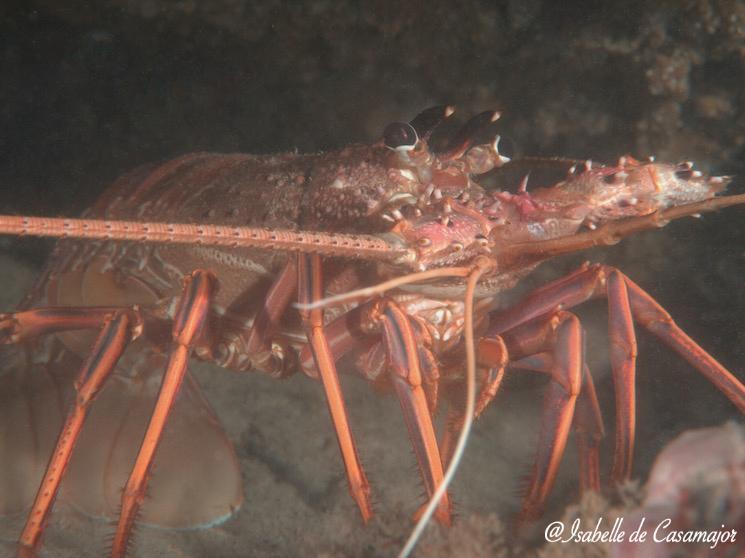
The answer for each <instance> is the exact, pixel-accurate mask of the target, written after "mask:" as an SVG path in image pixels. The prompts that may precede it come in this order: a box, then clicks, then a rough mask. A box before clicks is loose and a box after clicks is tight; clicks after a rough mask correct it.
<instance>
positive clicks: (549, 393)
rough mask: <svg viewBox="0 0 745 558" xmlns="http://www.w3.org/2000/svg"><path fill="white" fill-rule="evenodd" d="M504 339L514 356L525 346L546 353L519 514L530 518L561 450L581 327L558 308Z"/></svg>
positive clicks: (577, 374)
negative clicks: (534, 443)
mask: <svg viewBox="0 0 745 558" xmlns="http://www.w3.org/2000/svg"><path fill="white" fill-rule="evenodd" d="M504 341H505V344H506V345H507V347H508V349H509V350H510V354H515V355H516V356H517V355H518V354H519V353H520V352H521V349H522V350H525V349H526V348H527V350H528V353H529V354H530V353H532V354H535V353H536V352H542V351H544V350H550V351H551V353H552V362H551V366H550V372H549V373H550V375H551V382H550V384H549V385H548V388H547V390H546V395H545V401H544V406H543V415H542V417H541V427H540V433H539V437H538V451H537V452H536V457H535V462H534V465H533V471H532V473H531V476H530V481H529V485H528V490H527V492H526V495H525V499H524V501H523V509H522V513H521V517H522V519H526V520H530V519H533V518H535V517H537V516H539V515H540V514H541V512H542V509H543V505H544V502H545V501H546V497H547V496H548V494H549V492H550V491H551V488H552V486H553V483H554V480H555V479H556V474H557V472H558V469H559V463H560V462H561V458H562V456H563V455H564V448H565V447H566V442H567V438H568V436H569V429H570V427H571V425H572V423H573V419H574V409H575V404H576V400H577V396H578V395H579V393H580V388H581V384H582V373H583V368H584V355H583V352H584V347H583V332H582V327H581V326H580V323H579V320H578V319H577V317H576V316H575V315H573V314H570V313H569V312H558V313H556V314H554V315H551V316H549V317H547V318H546V319H541V320H537V321H536V322H531V323H529V324H526V327H524V328H520V330H519V331H516V332H509V333H508V334H507V335H505V336H504ZM528 347H529V348H528ZM534 347H535V348H537V349H538V350H535V348H534Z"/></svg>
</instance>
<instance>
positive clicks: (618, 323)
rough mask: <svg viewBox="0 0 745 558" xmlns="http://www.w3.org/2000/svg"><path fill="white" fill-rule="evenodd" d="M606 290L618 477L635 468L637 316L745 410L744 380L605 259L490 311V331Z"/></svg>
mask: <svg viewBox="0 0 745 558" xmlns="http://www.w3.org/2000/svg"><path fill="white" fill-rule="evenodd" d="M601 296H606V297H607V299H608V307H609V330H610V337H611V345H612V348H611V367H612V371H613V379H614V385H615V386H616V448H615V452H614V460H613V477H614V479H615V480H617V481H620V480H624V479H627V478H629V476H630V474H631V462H632V452H633V448H634V435H635V424H634V414H635V411H634V409H635V400H636V397H635V393H634V376H635V369H636V341H635V336H634V330H633V327H632V325H631V319H632V318H633V319H634V320H636V321H637V322H638V323H640V324H641V325H642V326H644V327H645V328H646V329H648V330H649V331H651V332H652V333H654V334H655V335H657V336H658V337H659V338H660V339H662V341H663V342H664V343H666V344H667V345H669V346H670V347H672V348H673V349H674V350H675V351H677V352H678V353H679V354H681V355H682V356H683V358H685V359H686V360H688V361H689V362H690V363H691V364H692V365H693V366H694V367H696V368H697V369H698V370H699V371H700V372H701V373H702V374H703V375H704V376H706V377H707V378H708V379H709V381H711V382H712V383H713V384H714V385H715V386H716V387H717V388H718V389H719V390H720V391H722V392H723V393H724V394H725V395H726V396H727V397H728V398H729V399H730V401H732V402H733V403H734V404H735V406H737V408H738V409H740V411H741V412H743V413H745V386H743V384H742V383H741V382H740V381H739V380H738V379H737V378H736V377H735V376H733V375H732V374H731V373H730V372H729V371H727V370H726V369H725V368H724V367H723V366H722V365H721V364H719V363H718V362H717V361H716V360H715V359H714V358H713V357H712V356H711V355H709V354H708V353H707V352H706V351H704V349H702V348H701V347H700V346H699V345H698V344H696V343H695V342H694V341H693V340H692V339H691V338H690V337H688V336H687V335H686V334H685V333H683V331H682V330H681V329H680V328H679V327H678V326H677V325H676V324H675V322H674V321H673V320H672V318H671V317H670V315H669V314H668V313H667V312H665V310H664V309H663V308H662V307H661V306H660V305H659V304H657V303H656V302H655V301H654V300H653V299H652V297H651V296H650V295H649V294H647V293H646V292H644V291H643V290H642V289H641V288H639V287H638V286H637V285H636V284H635V283H634V282H633V281H631V280H630V279H629V278H628V277H626V276H625V275H624V274H623V273H621V272H620V271H619V270H617V269H615V268H612V267H609V266H603V265H593V266H587V265H585V266H583V267H582V268H580V269H579V270H577V271H575V272H574V273H571V274H570V275H568V276H566V277H564V278H562V279H559V280H558V281H554V282H553V283H549V284H548V285H546V286H544V287H542V288H541V289H538V290H536V291H534V292H533V293H532V294H531V295H529V296H528V297H527V298H526V299H524V300H523V301H522V302H520V303H518V304H516V305H515V306H513V307H512V308H509V309H507V310H506V311H503V312H495V313H493V314H492V315H491V324H490V326H489V333H488V335H489V336H492V335H497V334H500V333H502V332H505V331H507V330H510V329H512V328H514V327H516V326H518V325H520V324H523V323H525V322H527V321H529V320H531V319H533V318H535V317H537V316H541V315H546V314H549V313H551V312H553V311H554V310H555V309H556V308H557V307H561V308H565V309H566V308H571V307H573V306H576V305H578V304H581V303H583V302H586V301H588V300H591V299H593V298H598V297H601Z"/></svg>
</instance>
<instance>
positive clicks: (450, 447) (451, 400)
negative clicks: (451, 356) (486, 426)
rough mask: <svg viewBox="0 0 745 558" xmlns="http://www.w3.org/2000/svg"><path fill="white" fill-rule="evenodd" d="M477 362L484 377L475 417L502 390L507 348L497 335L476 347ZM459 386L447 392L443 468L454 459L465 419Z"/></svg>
mask: <svg viewBox="0 0 745 558" xmlns="http://www.w3.org/2000/svg"><path fill="white" fill-rule="evenodd" d="M478 359H479V365H480V367H479V370H480V371H481V372H482V373H483V377H482V380H481V387H480V389H479V393H478V395H477V396H476V406H475V409H474V418H478V417H479V416H480V415H481V413H482V412H483V411H484V409H486V407H487V406H488V405H489V403H491V402H492V401H493V400H494V398H495V397H496V396H497V393H499V389H500V388H501V387H502V380H504V372H505V369H506V367H507V364H508V353H507V347H506V346H505V344H504V341H503V340H502V338H501V337H499V336H498V335H497V336H495V337H493V338H489V339H481V340H480V341H479V347H478ZM461 387H463V384H462V383H459V384H458V385H456V386H452V387H451V389H450V390H448V393H449V397H448V416H447V419H446V421H445V430H444V431H443V433H442V438H441V440H440V450H441V451H442V464H443V466H447V465H448V464H449V463H450V460H451V459H452V457H453V451H454V450H455V444H456V440H457V439H458V435H459V433H460V431H461V429H462V428H463V421H464V420H465V407H464V406H465V401H464V397H465V393H464V390H463V389H460V388H461Z"/></svg>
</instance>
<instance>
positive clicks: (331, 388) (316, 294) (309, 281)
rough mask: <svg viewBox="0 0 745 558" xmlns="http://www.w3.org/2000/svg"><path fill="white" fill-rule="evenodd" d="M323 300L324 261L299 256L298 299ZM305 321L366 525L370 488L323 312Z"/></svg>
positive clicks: (310, 314)
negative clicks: (325, 326)
mask: <svg viewBox="0 0 745 558" xmlns="http://www.w3.org/2000/svg"><path fill="white" fill-rule="evenodd" d="M322 297H323V278H322V275H321V259H320V257H319V256H318V255H317V254H313V255H303V254H300V255H298V298H299V300H300V302H301V303H309V302H313V301H315V300H319V299H320V298H322ZM301 316H302V318H303V322H304V323H305V328H306V330H307V335H308V341H309V344H310V346H311V349H312V352H313V358H314V360H315V363H316V368H317V370H318V371H319V374H320V376H321V382H322V383H323V389H324V391H325V392H326V402H327V403H328V406H329V413H330V414H331V421H332V422H333V423H334V429H335V430H336V439H337V441H338V442H339V449H340V450H341V454H342V458H343V459H344V466H345V468H346V471H347V480H348V482H349V492H350V493H351V495H352V498H354V500H355V502H357V506H358V507H359V509H360V513H361V514H362V520H363V521H364V522H365V523H367V522H368V521H369V520H370V519H371V518H372V515H373V512H372V505H371V503H370V485H369V484H368V482H367V477H366V476H365V471H364V470H363V468H362V464H361V463H360V458H359V454H358V453H357V446H356V445H355V443H354V438H353V436H352V430H351V428H350V427H349V419H348V417H347V409H346V407H345V405H344V397H343V395H342V392H341V386H340V385H339V377H338V375H337V373H336V365H335V364H334V356H333V354H332V352H331V349H330V347H329V344H328V340H327V338H326V334H325V332H324V324H323V310H322V309H320V308H317V309H314V310H310V311H301Z"/></svg>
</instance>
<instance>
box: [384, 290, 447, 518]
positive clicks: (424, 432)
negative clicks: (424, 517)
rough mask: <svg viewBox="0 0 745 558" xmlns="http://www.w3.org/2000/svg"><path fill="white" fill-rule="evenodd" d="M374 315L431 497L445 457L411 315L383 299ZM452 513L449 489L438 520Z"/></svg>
mask: <svg viewBox="0 0 745 558" xmlns="http://www.w3.org/2000/svg"><path fill="white" fill-rule="evenodd" d="M373 314H374V319H376V320H379V321H380V323H381V326H382V330H383V332H382V333H383V346H384V347H385V352H386V355H387V357H388V362H389V366H390V371H391V379H392V380H393V385H394V387H395V389H396V394H397V395H398V400H399V402H400V404H401V410H402V411H403V415H404V420H405V422H406V427H407V429H408V431H409V437H410V438H411V442H412V444H413V446H414V453H415V454H416V458H417V462H418V464H419V470H420V471H421V474H422V478H423V480H424V486H425V488H426V489H427V495H428V497H429V498H431V497H432V495H433V494H434V492H435V490H437V487H438V486H439V485H440V483H441V482H442V478H443V469H442V459H441V457H440V450H439V448H438V445H437V438H436V437H435V430H434V426H433V424H432V416H431V415H430V409H429V403H428V401H427V396H426V394H425V391H424V389H423V386H422V382H423V379H422V371H421V366H420V363H419V353H420V351H419V347H418V344H417V342H416V339H415V336H414V331H413V328H412V326H411V323H410V321H409V318H408V317H407V316H406V314H405V313H404V312H403V310H401V308H399V307H398V305H396V304H395V303H394V302H393V301H391V300H386V301H385V302H383V303H382V308H379V309H376V310H375V311H374V312H373ZM450 513H451V510H450V500H449V497H448V495H447V492H446V493H445V495H444V496H443V497H442V500H440V502H439V504H438V507H437V511H436V517H437V520H438V521H439V522H440V523H441V524H442V525H450Z"/></svg>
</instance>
